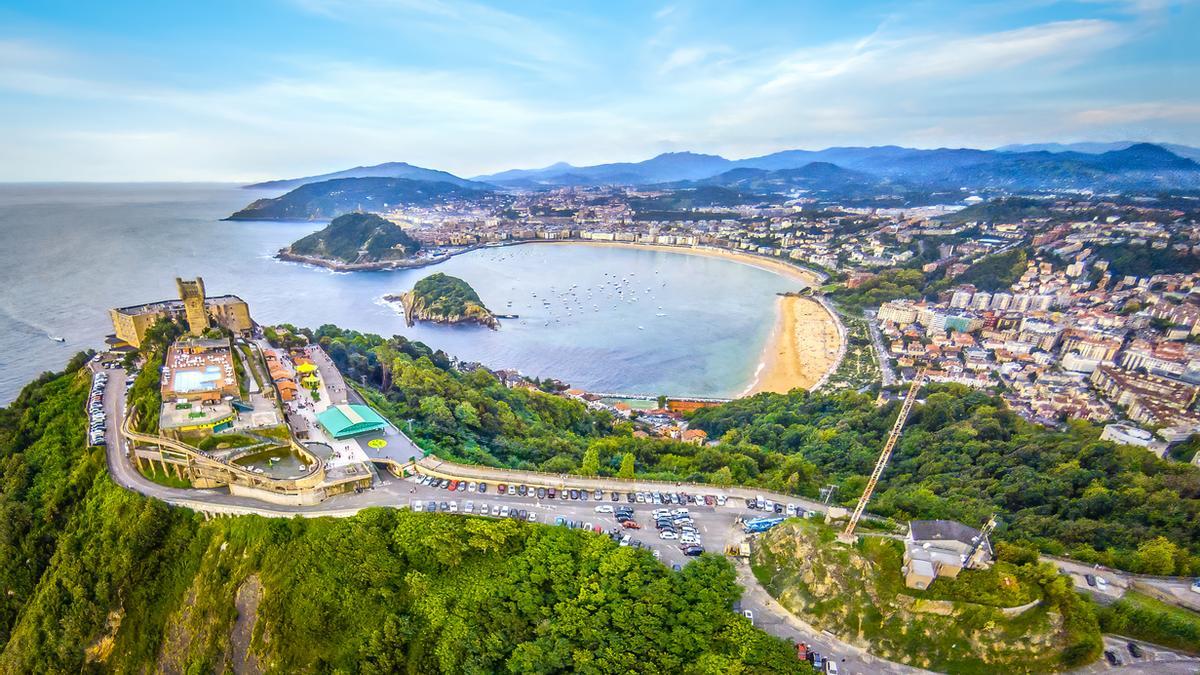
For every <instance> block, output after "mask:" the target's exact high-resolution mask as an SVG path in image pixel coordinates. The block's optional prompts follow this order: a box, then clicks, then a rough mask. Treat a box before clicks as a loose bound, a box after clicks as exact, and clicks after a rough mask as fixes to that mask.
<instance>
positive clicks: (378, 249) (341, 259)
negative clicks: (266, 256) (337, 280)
mask: <svg viewBox="0 0 1200 675" xmlns="http://www.w3.org/2000/svg"><path fill="white" fill-rule="evenodd" d="M420 248H421V244H420V242H418V241H417V240H415V239H413V238H412V237H410V236H409V235H408V233H407V232H405V231H404V230H403V229H401V228H400V226H398V225H396V224H395V223H393V222H391V221H389V220H385V219H383V218H381V217H379V216H377V215H375V214H374V213H347V214H345V215H343V216H338V217H337V218H334V219H333V220H332V221H331V222H330V223H329V225H327V226H325V227H324V228H322V229H320V230H318V231H316V232H313V233H312V234H310V235H308V236H306V237H303V238H301V239H298V240H297V241H296V242H295V243H293V244H292V245H291V246H289V247H288V248H286V249H284V250H283V251H281V254H283V256H284V257H293V258H297V257H298V258H300V259H303V260H307V261H314V262H327V263H333V264H334V266H337V265H339V264H342V265H356V264H370V263H378V262H383V261H395V260H403V259H406V258H409V257H411V256H412V255H413V254H414V253H416V252H417V251H418V250H420Z"/></svg>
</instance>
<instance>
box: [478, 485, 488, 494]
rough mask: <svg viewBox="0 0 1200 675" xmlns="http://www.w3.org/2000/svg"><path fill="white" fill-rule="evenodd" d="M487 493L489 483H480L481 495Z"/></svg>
mask: <svg viewBox="0 0 1200 675" xmlns="http://www.w3.org/2000/svg"><path fill="white" fill-rule="evenodd" d="M485 492H487V483H480V484H479V494H483V493H485Z"/></svg>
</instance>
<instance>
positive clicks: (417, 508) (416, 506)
mask: <svg viewBox="0 0 1200 675" xmlns="http://www.w3.org/2000/svg"><path fill="white" fill-rule="evenodd" d="M412 510H413V512H414V513H421V512H422V511H424V510H425V503H424V502H422V501H420V500H414V501H413V502H412Z"/></svg>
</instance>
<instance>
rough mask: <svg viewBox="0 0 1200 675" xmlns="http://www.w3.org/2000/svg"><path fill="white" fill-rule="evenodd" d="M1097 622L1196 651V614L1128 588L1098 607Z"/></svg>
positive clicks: (1199, 638) (1199, 634)
mask: <svg viewBox="0 0 1200 675" xmlns="http://www.w3.org/2000/svg"><path fill="white" fill-rule="evenodd" d="M1099 616H1100V626H1101V627H1102V628H1104V631H1105V632H1106V633H1116V634H1118V635H1125V636H1128V637H1132V638H1137V639H1139V640H1146V641H1147V642H1153V643H1155V644H1160V645H1163V646H1165V647H1173V648H1175V649H1182V650H1185V651H1189V652H1192V653H1194V654H1200V614H1197V613H1195V612H1189V611H1188V610H1186V609H1182V608H1180V607H1176V606H1174V605H1168V604H1167V603H1165V602H1161V601H1159V600H1155V599H1154V598H1152V597H1150V596H1148V595H1143V594H1141V593H1138V592H1135V591H1128V592H1126V593H1125V596H1124V597H1122V598H1121V599H1120V600H1117V601H1116V602H1114V603H1112V604H1109V605H1106V606H1104V607H1101V608H1100V610H1099Z"/></svg>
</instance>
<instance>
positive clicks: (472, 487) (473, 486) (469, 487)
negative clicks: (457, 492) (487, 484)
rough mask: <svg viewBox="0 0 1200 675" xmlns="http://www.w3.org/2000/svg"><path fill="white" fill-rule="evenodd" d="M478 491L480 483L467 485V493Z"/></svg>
mask: <svg viewBox="0 0 1200 675" xmlns="http://www.w3.org/2000/svg"><path fill="white" fill-rule="evenodd" d="M477 489H479V484H478V483H475V482H471V483H468V484H467V492H474V491H475V490H477Z"/></svg>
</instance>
